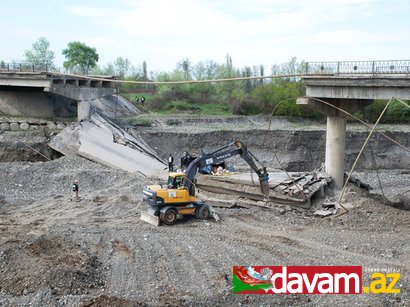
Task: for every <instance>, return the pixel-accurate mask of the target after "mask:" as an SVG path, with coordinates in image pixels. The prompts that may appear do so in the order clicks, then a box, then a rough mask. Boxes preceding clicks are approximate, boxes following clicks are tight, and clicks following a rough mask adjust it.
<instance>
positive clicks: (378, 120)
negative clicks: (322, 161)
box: [339, 98, 394, 212]
mask: <svg viewBox="0 0 410 307" xmlns="http://www.w3.org/2000/svg"><path fill="white" fill-rule="evenodd" d="M393 99H394V98H391V99H390V100H389V102H388V103H387V104H386V106H385V107H384V109H383V111H382V112H381V113H380V115H379V118H378V119H377V121H376V123H375V124H374V126H373V128H372V130H371V131H370V133H369V135H368V136H367V138H366V141H365V142H364V144H363V146H362V148H361V149H360V151H359V154H358V155H357V157H356V160H355V161H354V163H353V166H352V168H351V170H350V172H349V174H348V175H347V179H346V182H345V184H344V186H343V189H342V192H341V193H340V197H339V205H340V207H342V208H343V209H344V210H345V211H346V212H347V211H348V210H347V209H346V208H345V207H344V206H343V205H342V198H343V195H344V193H345V191H346V188H347V184H348V183H349V179H350V177H351V175H352V173H353V171H354V169H355V167H356V164H357V162H358V161H359V159H360V156H361V155H362V153H363V150H364V148H365V147H366V145H367V143H368V142H369V140H370V138H371V137H372V135H373V132H374V130H375V129H376V127H377V125H378V124H379V122H380V120H381V118H382V117H383V115H384V113H385V112H386V110H387V108H388V107H389V105H390V103H391V102H392V101H393Z"/></svg>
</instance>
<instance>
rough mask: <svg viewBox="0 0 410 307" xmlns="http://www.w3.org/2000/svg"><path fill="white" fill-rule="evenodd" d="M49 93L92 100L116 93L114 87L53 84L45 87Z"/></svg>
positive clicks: (75, 98)
mask: <svg viewBox="0 0 410 307" xmlns="http://www.w3.org/2000/svg"><path fill="white" fill-rule="evenodd" d="M45 91H49V92H50V93H53V94H56V95H60V96H64V97H68V98H71V99H74V100H79V101H81V100H94V99H98V98H101V97H105V96H112V95H115V94H116V93H117V90H116V89H115V88H97V87H96V88H91V87H70V86H54V87H52V88H49V89H45Z"/></svg>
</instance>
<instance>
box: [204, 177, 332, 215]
mask: <svg viewBox="0 0 410 307" xmlns="http://www.w3.org/2000/svg"><path fill="white" fill-rule="evenodd" d="M243 175H245V174H240V175H235V174H230V175H226V176H209V175H200V176H199V177H198V182H197V186H198V188H200V189H201V190H203V191H207V192H211V193H221V194H228V195H235V196H237V197H243V198H247V199H250V200H254V201H265V202H266V204H267V206H268V207H269V206H270V205H271V206H275V204H285V205H291V206H296V207H299V208H306V209H307V208H310V206H311V199H312V197H313V196H315V195H318V196H320V197H323V196H324V188H325V187H326V186H327V185H328V184H329V183H330V182H331V178H330V176H329V175H328V174H326V173H323V172H311V173H303V174H301V173H297V174H293V175H294V176H295V177H292V179H289V177H288V176H287V175H286V174H284V173H279V174H277V173H271V174H270V175H271V179H270V181H269V185H270V191H269V198H268V199H266V198H265V197H264V195H263V194H262V193H261V191H260V186H259V184H258V182H252V180H249V179H246V178H244V176H243ZM264 206H265V207H266V205H264Z"/></svg>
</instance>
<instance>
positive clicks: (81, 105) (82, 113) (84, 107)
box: [77, 100, 91, 122]
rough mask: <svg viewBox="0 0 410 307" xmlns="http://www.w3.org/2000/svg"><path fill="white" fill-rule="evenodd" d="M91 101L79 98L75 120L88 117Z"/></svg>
mask: <svg viewBox="0 0 410 307" xmlns="http://www.w3.org/2000/svg"><path fill="white" fill-rule="evenodd" d="M90 111H91V102H90V101H89V100H80V101H78V102H77V121H79V122H80V121H82V120H85V119H88V118H90Z"/></svg>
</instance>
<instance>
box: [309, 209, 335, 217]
mask: <svg viewBox="0 0 410 307" xmlns="http://www.w3.org/2000/svg"><path fill="white" fill-rule="evenodd" d="M336 211H337V210H325V209H320V210H316V211H315V212H313V215H316V216H320V217H326V216H330V215H333V214H335V213H336Z"/></svg>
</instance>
